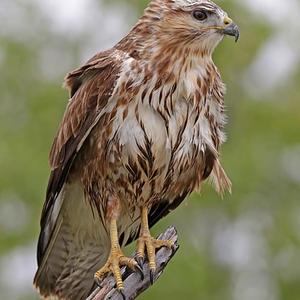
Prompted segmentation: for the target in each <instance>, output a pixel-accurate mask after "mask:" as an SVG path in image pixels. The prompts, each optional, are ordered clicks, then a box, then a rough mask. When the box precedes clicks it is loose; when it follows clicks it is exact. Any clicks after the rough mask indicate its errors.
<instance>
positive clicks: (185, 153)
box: [110, 107, 202, 209]
mask: <svg viewBox="0 0 300 300" xmlns="http://www.w3.org/2000/svg"><path fill="white" fill-rule="evenodd" d="M178 110H179V111H180V114H177V115H176V113H175V114H174V115H173V116H170V118H169V119H168V120H167V121H166V119H164V118H162V117H161V115H160V114H158V113H157V112H156V111H155V110H154V109H152V108H151V107H142V108H140V109H139V113H138V114H137V112H136V109H133V108H132V110H129V111H128V115H127V118H125V119H124V120H123V122H121V120H117V119H116V120H115V122H116V123H118V124H122V125H121V126H118V129H117V131H116V132H117V134H116V135H115V140H114V143H112V145H113V146H112V149H111V150H110V152H111V155H110V160H111V162H112V164H115V166H117V167H116V169H115V171H114V172H113V178H112V180H113V182H114V185H115V189H116V190H117V191H118V194H119V196H120V198H122V199H125V200H126V202H128V206H129V207H132V208H133V209H134V208H135V207H136V205H141V204H143V203H147V205H151V204H153V203H154V202H156V201H161V200H162V199H167V200H168V201H170V202H172V201H173V200H174V199H175V198H176V197H178V196H179V195H181V194H184V193H189V192H191V191H192V190H193V189H194V188H195V186H196V185H197V183H198V181H199V176H198V173H199V170H200V169H201V167H202V166H201V162H202V160H201V157H202V156H201V139H199V137H197V129H196V127H195V126H194V123H193V120H192V119H190V117H191V116H190V115H189V116H187V115H185V114H184V113H183V114H182V111H183V112H184V111H185V109H182V107H179V108H178Z"/></svg>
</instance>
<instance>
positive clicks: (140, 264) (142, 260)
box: [135, 256, 144, 269]
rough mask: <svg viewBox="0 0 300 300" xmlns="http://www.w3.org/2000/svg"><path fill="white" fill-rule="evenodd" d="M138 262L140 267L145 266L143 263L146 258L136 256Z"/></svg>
mask: <svg viewBox="0 0 300 300" xmlns="http://www.w3.org/2000/svg"><path fill="white" fill-rule="evenodd" d="M135 260H136V262H137V263H138V265H139V266H140V268H141V269H142V268H143V263H144V258H143V257H141V256H138V257H136V259H135Z"/></svg>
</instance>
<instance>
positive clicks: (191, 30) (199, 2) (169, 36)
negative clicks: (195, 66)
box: [142, 0, 240, 53]
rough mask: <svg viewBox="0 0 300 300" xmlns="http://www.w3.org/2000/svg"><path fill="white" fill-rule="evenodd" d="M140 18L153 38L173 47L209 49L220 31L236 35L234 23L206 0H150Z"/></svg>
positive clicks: (220, 37) (221, 34)
mask: <svg viewBox="0 0 300 300" xmlns="http://www.w3.org/2000/svg"><path fill="white" fill-rule="evenodd" d="M142 20H143V21H146V20H148V22H149V23H148V24H147V28H148V31H149V30H151V29H150V28H155V30H153V32H152V34H155V33H157V35H156V38H157V39H160V40H162V41H163V43H166V44H168V45H173V46H174V47H178V48H180V47H185V48H186V47H187V48H190V49H194V50H202V51H206V52H208V53H212V52H213V50H214V49H215V47H216V46H217V45H218V43H219V42H220V41H221V40H222V38H223V37H224V35H230V36H234V37H235V40H236V41H237V40H238V38H239V35H240V33H239V28H238V26H237V25H236V24H235V23H234V22H233V21H232V20H231V19H230V18H229V17H228V15H227V13H226V12H224V11H223V10H222V9H221V8H220V7H219V6H218V5H216V4H215V3H213V2H212V1H209V0H152V2H151V3H150V5H149V7H148V9H146V11H145V15H144V17H143V18H142Z"/></svg>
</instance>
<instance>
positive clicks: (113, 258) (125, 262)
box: [94, 218, 143, 298]
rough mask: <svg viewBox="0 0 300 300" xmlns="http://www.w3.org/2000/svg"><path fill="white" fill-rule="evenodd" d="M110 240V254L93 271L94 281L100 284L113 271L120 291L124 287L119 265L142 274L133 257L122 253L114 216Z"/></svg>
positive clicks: (111, 223)
mask: <svg viewBox="0 0 300 300" xmlns="http://www.w3.org/2000/svg"><path fill="white" fill-rule="evenodd" d="M110 240H111V250H110V255H109V257H108V259H107V262H106V263H105V265H104V266H103V267H102V268H101V269H100V270H99V271H97V272H96V273H95V275H94V278H95V281H96V282H97V283H98V284H99V285H100V283H101V281H102V280H103V279H104V277H105V276H106V275H107V274H109V273H113V275H114V277H115V280H116V284H117V288H118V290H119V291H120V292H121V293H122V291H123V289H124V284H123V280H122V275H121V269H120V266H128V267H129V268H130V269H132V270H135V271H136V270H137V271H139V272H140V273H141V275H143V271H142V270H141V268H140V267H139V265H138V264H137V262H136V261H135V260H134V259H133V258H129V257H126V256H125V255H124V254H123V252H122V250H121V248H120V245H119V238H118V229H117V220H116V219H115V218H113V219H112V220H111V222H110ZM122 295H123V294H122ZM123 296H124V295H123ZM123 298H124V297H123Z"/></svg>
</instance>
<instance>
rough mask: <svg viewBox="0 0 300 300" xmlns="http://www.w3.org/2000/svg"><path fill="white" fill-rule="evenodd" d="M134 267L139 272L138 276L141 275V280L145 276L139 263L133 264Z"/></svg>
mask: <svg viewBox="0 0 300 300" xmlns="http://www.w3.org/2000/svg"><path fill="white" fill-rule="evenodd" d="M135 269H136V271H138V272H139V274H140V276H141V280H142V281H143V280H144V278H145V276H144V272H143V269H142V268H141V267H140V266H139V264H137V265H136V266H135Z"/></svg>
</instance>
